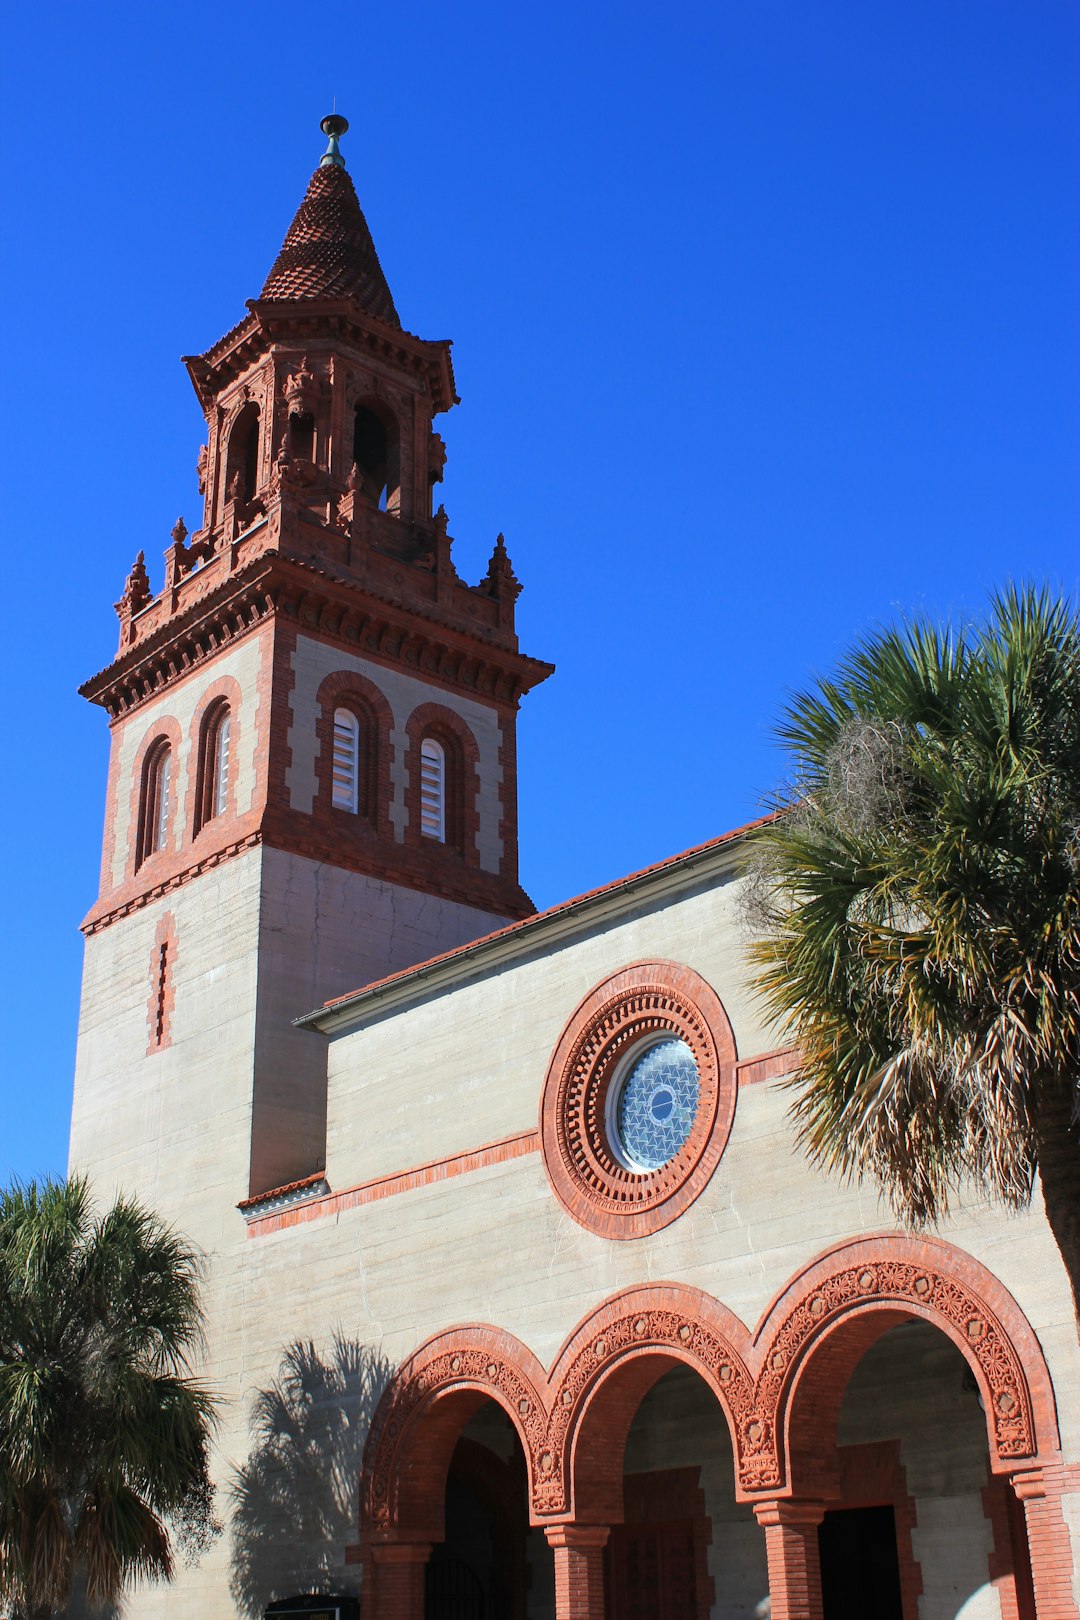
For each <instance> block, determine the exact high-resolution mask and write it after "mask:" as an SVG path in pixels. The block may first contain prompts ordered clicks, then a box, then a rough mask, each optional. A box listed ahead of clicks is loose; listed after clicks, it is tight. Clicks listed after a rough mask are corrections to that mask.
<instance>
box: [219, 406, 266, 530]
mask: <svg viewBox="0 0 1080 1620" xmlns="http://www.w3.org/2000/svg"><path fill="white" fill-rule="evenodd" d="M258 487H259V407H258V406H257V405H256V404H255V402H254V400H251V401H249V402H248V404H246V405H245V406H244V408H243V410H242V411H241V412H240V414H239V416H238V417H237V418H236V421H235V422H234V423H233V429H232V433H231V434H230V435H229V456H228V462H227V464H226V473H225V498H226V500H235V501H240V502H241V503H244V504H246V503H247V502H248V501H251V500H254V498H255V491H256V490H257V489H258Z"/></svg>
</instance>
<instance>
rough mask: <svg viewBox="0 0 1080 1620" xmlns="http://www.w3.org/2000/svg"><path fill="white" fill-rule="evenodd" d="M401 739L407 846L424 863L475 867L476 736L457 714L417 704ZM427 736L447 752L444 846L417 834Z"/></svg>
mask: <svg viewBox="0 0 1080 1620" xmlns="http://www.w3.org/2000/svg"><path fill="white" fill-rule="evenodd" d="M405 735H406V737H407V738H408V744H407V747H406V752H405V765H406V769H407V773H408V785H407V787H406V790H405V807H406V810H407V811H408V821H407V823H406V826H405V842H406V844H408V845H409V846H410V847H411V848H412V849H414V850H415V851H416V852H417V853H418V854H423V855H424V856H425V858H426V860H428V861H432V862H436V863H439V864H441V863H443V862H445V861H447V860H450V861H453V860H455V859H456V860H458V861H462V862H464V864H465V865H466V866H479V865H480V846H479V837H480V809H479V797H480V775H479V765H480V750H479V748H478V747H477V743H476V738H475V737H474V736H473V734H472V732H471V731H470V729H469V727H468V726H467V725H466V723H465V721H464V720H463V719H462V718H461V716H460V715H459V714H455V713H454V710H453V709H450V708H447V707H446V705H445V704H443V703H421V704H420V705H419V707H418V708H415V709H414V710H413V712H412V714H410V716H409V719H408V722H407V723H406V726H405ZM425 737H432V738H434V740H435V741H436V742H438V743H441V744H442V746H443V749H444V751H445V754H446V842H445V843H442V844H440V843H438V842H437V841H436V840H435V839H434V838H425V837H424V836H423V834H422V833H421V831H420V744H421V743H422V742H423V740H424V738H425ZM500 870H501V867H500Z"/></svg>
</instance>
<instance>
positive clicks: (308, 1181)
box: [236, 1170, 326, 1209]
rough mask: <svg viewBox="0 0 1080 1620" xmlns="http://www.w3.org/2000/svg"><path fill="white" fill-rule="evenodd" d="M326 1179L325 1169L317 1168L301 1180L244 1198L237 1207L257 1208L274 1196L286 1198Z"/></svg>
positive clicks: (288, 1182)
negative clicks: (288, 1194)
mask: <svg viewBox="0 0 1080 1620" xmlns="http://www.w3.org/2000/svg"><path fill="white" fill-rule="evenodd" d="M325 1180H326V1171H325V1170H316V1172H315V1174H314V1175H313V1176H304V1177H303V1178H302V1179H301V1180H300V1181H287V1182H286V1183H285V1185H284V1186H283V1187H271V1188H270V1190H269V1192H264V1193H256V1194H255V1196H254V1198H242V1199H241V1200H240V1202H239V1203H238V1204H237V1206H236V1207H237V1209H256V1208H257V1207H258V1205H259V1204H267V1203H269V1202H270V1200H271V1199H272V1198H284V1197H285V1194H286V1193H291V1192H302V1191H303V1189H304V1188H305V1187H314V1186H316V1185H317V1184H318V1183H319V1182H320V1181H325Z"/></svg>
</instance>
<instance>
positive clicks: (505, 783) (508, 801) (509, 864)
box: [499, 703, 519, 883]
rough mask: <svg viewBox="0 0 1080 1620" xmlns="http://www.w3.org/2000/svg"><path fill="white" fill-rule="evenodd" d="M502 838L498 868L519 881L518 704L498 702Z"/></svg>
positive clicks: (507, 876) (508, 877)
mask: <svg viewBox="0 0 1080 1620" xmlns="http://www.w3.org/2000/svg"><path fill="white" fill-rule="evenodd" d="M499 772H500V781H499V802H500V804H501V806H502V816H501V817H500V819H499V837H500V839H501V840H502V859H501V861H500V863H499V870H500V872H501V873H502V875H503V877H504V878H505V879H506V881H507V883H517V881H518V877H519V873H518V765H517V705H516V704H514V705H511V704H508V703H505V704H500V705H499Z"/></svg>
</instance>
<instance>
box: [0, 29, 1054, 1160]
mask: <svg viewBox="0 0 1080 1620" xmlns="http://www.w3.org/2000/svg"><path fill="white" fill-rule="evenodd" d="M5 57H6V64H5V71H6V76H7V82H6V85H5V86H4V109H5V111H4V117H5V120H6V122H7V129H6V134H5V141H4V158H3V165H4V167H3V175H4V188H5V210H6V215H7V219H8V222H9V227H11V229H10V230H9V232H8V233H6V234H8V236H9V242H10V240H11V238H12V237H14V247H13V249H12V248H11V247H10V246H9V252H8V256H7V258H6V260H5V262H4V266H3V272H2V275H3V280H2V285H0V293H2V297H3V308H4V311H5V315H6V326H7V331H6V343H5V351H4V352H5V386H4V390H3V392H4V406H5V425H4V430H3V434H2V435H0V439H2V443H3V452H4V467H3V492H4V499H3V518H4V522H3V528H4V534H3V552H2V556H3V568H4V572H5V580H6V587H7V600H8V621H7V626H6V633H5V635H4V637H3V642H2V651H0V656H2V659H3V679H4V691H5V694H6V704H5V711H6V716H7V731H8V742H9V747H8V771H7V772H6V773H5V774H6V793H5V795H4V806H3V818H4V821H3V828H2V833H3V838H4V848H5V850H6V851H7V855H8V859H7V861H6V863H5V872H4V884H5V894H4V906H3V914H2V915H3V948H4V964H3V971H2V974H0V984H2V987H3V996H4V1003H5V1005H4V1009H3V1016H4V1030H5V1039H4V1074H3V1089H2V1091H0V1179H6V1177H7V1176H8V1175H9V1174H11V1173H12V1172H15V1173H19V1174H23V1175H28V1174H33V1173H36V1172H40V1171H59V1170H62V1168H63V1166H64V1164H65V1159H66V1142H67V1118H68V1111H69V1107H70V1094H71V1072H72V1062H73V1052H74V1042H75V1031H76V1022H77V1011H78V994H79V976H80V970H81V955H82V951H81V936H80V935H79V932H78V923H79V921H80V919H81V917H82V916H83V915H84V914H85V912H86V911H87V910H88V909H89V907H90V905H91V903H92V901H93V899H94V895H95V890H96V881H97V866H98V859H99V852H100V841H101V828H102V811H103V801H104V788H105V767H106V759H107V734H106V725H105V720H104V716H103V714H102V713H101V712H100V711H98V710H95V709H92V708H91V707H89V706H88V705H87V704H85V703H84V702H83V701H82V700H81V699H80V698H78V697H77V696H76V692H75V688H76V686H77V685H78V683H79V682H80V681H81V680H83V679H85V678H86V677H87V676H88V675H90V674H92V673H93V672H95V671H96V670H98V669H100V668H101V667H102V666H103V665H104V664H105V663H106V662H108V660H109V659H110V658H111V657H112V655H113V653H114V650H115V634H116V628H115V627H116V621H115V618H114V615H113V612H112V603H113V602H114V601H115V600H116V599H117V597H118V596H119V594H120V591H121V589H122V586H123V580H124V576H125V574H126V572H127V569H128V568H129V566H130V564H131V561H132V559H133V557H134V555H135V553H136V552H137V551H138V550H140V549H145V551H146V553H147V558H148V562H149V565H150V569H151V578H152V582H153V583H154V586H155V588H157V587H159V586H160V582H161V554H162V552H163V551H164V548H165V546H166V544H167V542H168V535H169V530H170V528H171V526H172V524H173V522H174V521H175V519H176V516H177V514H178V513H183V515H184V516H185V518H186V520H187V522H188V524H189V526H190V527H191V528H195V527H196V526H197V523H198V515H199V514H198V501H197V495H196V485H195V457H196V453H197V451H198V447H199V444H200V443H201V442H202V436H203V435H202V420H201V416H200V413H199V411H198V408H197V406H196V403H195V398H194V395H193V393H192V391H191V388H190V385H189V383H188V381H187V378H186V376H185V374H184V371H183V369H182V367H181V366H180V365H179V363H178V357H179V356H180V355H181V354H185V353H191V352H196V351H200V350H203V349H205V348H207V347H209V345H210V344H211V343H212V342H214V341H215V340H216V339H217V338H218V337H219V336H220V335H221V334H222V333H224V332H225V331H226V330H227V329H228V328H229V327H230V326H232V325H233V324H234V323H235V322H236V321H237V320H238V319H239V318H240V316H241V315H242V314H243V308H244V299H245V298H250V297H253V296H255V295H256V294H257V293H258V290H259V288H260V286H261V284H262V281H263V278H264V277H265V274H266V271H267V269H268V268H269V265H270V263H271V261H272V259H273V258H274V255H275V253H276V250H277V247H278V245H279V243H280V241H281V238H282V236H283V235H284V232H285V229H286V227H287V225H288V223H289V220H290V218H291V217H292V214H293V212H294V210H295V208H296V206H297V205H298V203H299V201H300V198H301V196H302V194H303V191H304V187H305V185H306V182H307V179H308V176H309V174H310V171H311V170H312V168H313V167H314V166H315V164H316V162H317V161H318V157H319V154H320V152H321V150H322V138H321V136H320V135H319V131H318V123H319V119H320V117H321V116H322V115H323V113H325V112H326V111H328V110H329V108H330V105H331V101H332V98H333V97H335V96H336V97H337V102H338V107H339V109H340V110H341V111H343V112H344V113H345V114H346V116H347V117H348V118H349V119H350V122H351V125H352V127H351V130H350V132H349V134H348V136H347V137H346V138H345V141H344V142H343V151H344V153H345V156H346V158H347V161H348V165H349V169H350V172H351V174H352V175H353V178H354V180H355V181H356V184H357V188H358V191H359V194H360V199H361V203H362V205H363V207H364V209H365V211H366V213H367V216H368V220H369V223H370V225H371V228H372V231H373V234H374V237H375V241H376V244H377V246H378V249H379V252H380V256H381V258H382V263H383V267H384V270H385V271H386V274H387V277H388V279H389V282H390V285H391V288H392V289H393V293H394V297H395V300H396V302H397V306H398V309H399V311H400V312H401V315H402V319H403V321H404V323H405V325H406V326H407V327H409V328H410V329H411V330H413V331H416V332H418V333H420V334H421V335H422V336H425V337H452V338H453V339H454V345H455V347H454V359H455V368H456V374H457V380H458V389H459V392H460V394H461V396H462V404H461V405H460V406H459V407H457V408H456V409H455V410H454V411H453V412H452V413H451V415H450V416H449V417H447V418H444V419H443V421H442V423H441V424H440V426H441V429H442V431H443V433H444V436H445V437H446V439H447V443H448V447H449V463H448V468H447V479H446V483H445V485H444V497H445V501H446V505H447V509H448V511H449V514H450V531H451V533H452V534H453V535H454V537H455V540H456V550H455V555H456V559H457V562H458V567H459V569H460V570H461V572H462V573H463V574H464V575H465V576H466V577H467V578H478V577H479V575H480V574H481V573H482V571H483V569H484V566H485V564H486V560H487V557H488V555H489V553H490V550H491V545H492V542H493V540H494V537H495V534H496V533H497V532H498V531H499V530H500V529H501V530H504V531H505V533H506V537H507V544H508V546H509V549H510V554H511V557H512V558H513V561H514V564H515V567H516V569H517V572H518V574H519V575H520V577H521V578H522V580H523V581H524V583H525V587H526V589H525V594H524V595H523V597H522V599H521V601H520V603H519V624H520V629H521V637H522V645H523V646H524V648H525V649H526V650H527V651H528V652H530V653H533V654H535V655H537V656H539V657H543V658H550V659H553V660H554V661H555V662H556V663H557V664H558V666H559V667H558V673H557V674H556V676H555V677H554V678H553V679H552V680H551V681H550V682H548V683H547V684H546V685H545V686H543V687H542V688H540V689H539V691H537V692H536V693H534V694H533V696H532V697H531V698H529V699H528V700H527V702H526V704H525V706H524V709H523V712H522V717H521V729H520V739H519V752H520V769H521V778H520V784H521V824H522V872H523V878H524V881H525V885H526V887H527V888H528V889H529V891H530V892H531V894H532V895H533V897H534V899H535V900H536V902H537V904H538V905H548V904H552V903H554V902H555V901H557V900H560V899H563V898H565V897H567V896H569V895H571V894H573V893H575V892H578V891H580V890H582V889H586V888H591V887H593V886H595V885H597V884H599V883H603V882H605V881H607V880H608V879H611V878H614V877H617V876H619V875H620V874H622V873H624V872H626V871H629V870H632V869H635V868H637V867H640V866H643V865H647V864H648V863H650V862H652V861H655V860H658V859H661V858H662V857H663V856H665V855H667V854H670V853H673V852H674V851H676V850H679V849H682V848H684V847H686V846H687V845H690V844H693V843H696V842H698V841H700V840H702V839H705V838H708V837H710V836H712V835H714V834H715V833H718V832H721V831H723V830H724V829H725V828H728V827H731V826H735V825H738V824H740V823H742V822H744V821H746V820H747V819H749V818H750V817H752V816H753V815H755V814H756V813H757V812H758V810H759V809H760V806H761V802H762V798H763V796H764V795H767V794H768V792H769V790H770V788H771V787H772V786H773V785H774V784H775V782H776V781H777V780H778V779H779V778H780V777H781V776H782V775H783V772H784V761H783V758H782V756H781V755H780V753H779V752H778V750H777V748H776V747H775V745H774V744H773V742H772V740H771V731H772V727H773V725H774V723H775V721H776V718H777V716H778V715H779V713H780V711H781V709H782V707H783V704H784V701H785V697H786V694H787V693H789V692H790V691H791V690H792V689H793V688H795V687H798V686H799V685H801V684H804V683H806V682H807V681H809V680H811V679H812V678H813V676H814V674H815V672H824V671H825V670H827V669H828V668H829V667H830V666H831V664H832V663H833V662H834V661H835V659H836V658H837V657H838V656H839V655H840V653H841V652H842V651H843V650H844V648H845V647H846V646H847V645H848V644H849V643H850V641H851V640H852V639H853V638H854V637H855V636H857V635H859V634H860V633H862V632H863V631H865V630H866V629H868V628H870V627H872V626H873V625H875V624H878V623H880V622H882V621H885V620H888V619H891V618H893V617H895V616H896V615H898V614H900V613H905V612H907V613H911V612H924V613H927V614H930V615H932V616H933V617H936V618H963V617H965V616H968V615H972V614H977V613H978V612H979V611H980V610H981V608H982V606H983V604H984V603H985V601H986V598H987V595H988V593H989V592H990V591H991V590H992V589H993V588H994V587H995V586H999V585H1001V584H1003V583H1004V582H1005V581H1006V580H1007V579H1009V578H1037V579H1040V580H1042V579H1045V580H1049V581H1050V582H1051V583H1052V584H1054V585H1055V586H1058V587H1061V588H1063V589H1065V590H1066V591H1067V592H1069V593H1070V594H1072V595H1074V596H1075V595H1076V594H1077V590H1078V584H1080V545H1078V541H1077V531H1078V523H1077V518H1078V505H1080V496H1078V491H1080V479H1078V476H1077V474H1078V468H1077V450H1076V447H1077V444H1078V443H1080V435H1078V427H1080V422H1078V415H1080V410H1078V391H1077V381H1078V375H1080V371H1078V349H1080V343H1078V317H1077V305H1076V301H1075V286H1076V278H1077V271H1078V260H1080V252H1078V247H1080V242H1078V238H1080V227H1078V224H1077V217H1078V216H1077V209H1076V192H1077V178H1078V173H1080V162H1078V145H1080V134H1078V127H1077V120H1076V117H1075V89H1076V84H1077V82H1078V68H1080V60H1078V58H1080V11H1078V9H1077V7H1076V6H1075V4H1073V3H1072V0H1060V3H1047V0H1016V3H1003V0H970V3H961V0H874V3H873V4H866V3H865V0H814V3H813V4H809V5H808V4H806V0H738V3H733V0H714V3H712V4H695V3H692V0H670V3H669V4H668V5H667V6H665V7H663V8H657V7H655V6H645V5H642V4H636V3H629V4H621V5H614V4H612V5H603V4H598V3H595V0H577V3H575V4H567V3H564V0H552V3H549V4H548V5H546V6H545V7H543V8H537V7H531V6H521V7H511V6H507V5H505V4H490V5H489V4H480V3H477V0H453V3H450V0H444V3H442V4H434V3H433V0H414V3H413V4H412V5H410V6H409V7H407V8H405V7H400V8H388V7H385V6H380V7H375V6H372V5H369V4H365V5H363V6H359V5H349V4H347V3H344V0H343V3H342V4H339V5H338V6H336V7H324V8H316V9H314V10H312V9H311V8H308V9H307V10H304V9H303V8H301V9H298V8H297V7H296V6H295V4H290V5H285V4H282V3H280V0H266V3H263V4H260V5H258V6H254V5H246V4H245V5H241V4H235V3H230V0H224V3H220V0H219V3H217V4H215V5H209V4H206V3H204V0H187V3H186V4H185V5H184V6H183V7H175V6H173V7H148V6H146V5H144V4H139V5H135V4H128V3H126V0H124V3H113V4H105V5H103V6H101V7H94V8H91V7H86V6H84V5H81V4H80V5H74V4H71V3H63V0H62V3H60V4H58V5H51V6H49V7H47V8H46V7H36V8H32V7H20V8H16V10H15V12H14V13H13V14H12V16H11V18H10V19H9V22H8V25H7V29H6V38H5ZM303 1010H305V1009H301V1008H298V1009H297V1011H298V1012H299V1011H303Z"/></svg>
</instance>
